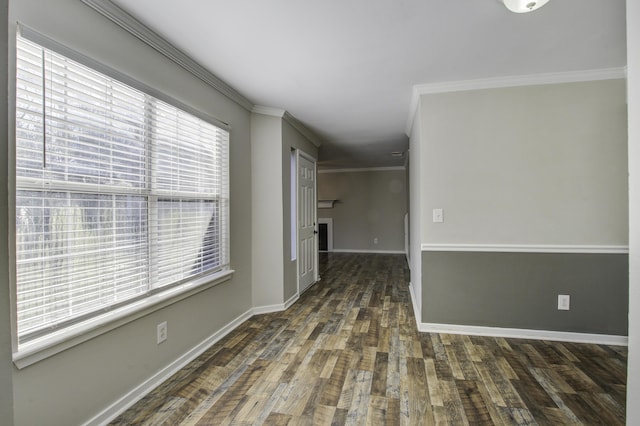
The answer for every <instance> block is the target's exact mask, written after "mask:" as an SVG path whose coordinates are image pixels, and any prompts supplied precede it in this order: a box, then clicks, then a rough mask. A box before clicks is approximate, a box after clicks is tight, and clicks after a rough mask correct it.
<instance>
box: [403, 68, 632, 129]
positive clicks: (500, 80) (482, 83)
mask: <svg viewBox="0 0 640 426" xmlns="http://www.w3.org/2000/svg"><path fill="white" fill-rule="evenodd" d="M626 77H627V69H626V67H619V68H603V69H596V70H586V71H569V72H555V73H543V74H529V75H520V76H506V77H495V78H484V79H476V80H460V81H445V82H440V83H427V84H417V85H415V86H413V90H412V92H411V100H410V103H409V117H408V119H407V124H406V128H405V132H406V134H407V135H408V136H410V135H411V130H412V128H413V121H414V119H415V115H416V112H417V109H418V101H419V100H420V96H422V95H432V94H436V93H451V92H462V91H467V90H482V89H500V88H506V87H522V86H539V85H546V84H561V83H579V82H585V81H598V80H614V79H624V78H626Z"/></svg>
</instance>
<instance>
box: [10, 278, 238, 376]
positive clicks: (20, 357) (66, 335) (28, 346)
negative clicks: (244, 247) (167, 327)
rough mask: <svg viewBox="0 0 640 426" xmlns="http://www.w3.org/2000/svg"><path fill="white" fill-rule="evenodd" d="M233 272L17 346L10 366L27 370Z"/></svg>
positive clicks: (214, 284)
mask: <svg viewBox="0 0 640 426" xmlns="http://www.w3.org/2000/svg"><path fill="white" fill-rule="evenodd" d="M233 273H234V271H233V270H231V269H229V270H226V271H221V272H218V273H217V274H215V275H213V276H207V277H202V278H200V279H198V280H194V281H191V282H188V283H184V284H182V285H179V286H176V287H174V288H171V289H169V290H167V291H164V292H161V293H158V294H156V295H153V296H150V297H148V298H146V299H144V300H140V301H139V302H136V303H132V304H131V305H127V306H123V307H122V308H120V309H117V310H115V311H112V312H109V313H106V314H105V315H101V316H98V317H95V318H92V319H90V320H87V321H84V322H82V323H78V324H76V325H74V326H71V327H67V328H65V329H63V330H60V331H58V332H56V333H52V334H50V335H48V336H45V337H42V338H40V339H36V340H34V341H31V342H28V343H25V344H23V345H20V348H19V350H18V351H17V352H14V353H13V363H14V364H15V366H16V367H17V368H18V369H22V368H25V367H28V366H29V365H32V364H35V363H36V362H39V361H42V360H43V359H46V358H49V357H51V356H53V355H55V354H58V353H60V352H62V351H65V350H67V349H69V348H72V347H74V346H76V345H79V344H81V343H83V342H86V341H87V340H89V339H93V338H95V337H97V336H99V335H101V334H104V333H107V332H109V331H111V330H113V329H115V328H118V327H121V326H123V325H125V324H128V323H130V322H132V321H135V320H137V319H138V318H141V317H143V316H145V315H149V314H150V313H152V312H155V311H157V310H160V309H162V308H165V307H167V306H169V305H172V304H174V303H176V302H178V301H180V300H183V299H186V298H188V297H190V296H193V295H195V294H197V293H200V292H202V291H204V290H207V289H209V288H211V287H214V286H216V285H218V284H221V283H223V282H225V281H228V280H230V279H231V277H232V276H233Z"/></svg>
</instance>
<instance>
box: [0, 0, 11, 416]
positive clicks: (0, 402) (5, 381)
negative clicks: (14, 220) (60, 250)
mask: <svg viewBox="0 0 640 426" xmlns="http://www.w3.org/2000/svg"><path fill="white" fill-rule="evenodd" d="M8 8H9V6H8V2H7V1H6V0H2V1H0V81H2V84H0V99H2V102H0V134H1V135H2V138H0V141H1V142H0V145H1V146H2V147H1V148H0V183H1V184H0V242H2V244H0V245H1V247H0V419H2V421H3V422H4V423H5V424H7V425H11V424H13V363H12V361H11V308H10V306H11V301H10V298H9V256H7V253H6V251H5V250H6V247H7V244H6V243H5V242H6V241H7V239H8V234H7V224H8V223H9V218H8V217H7V214H8V210H9V209H8V206H7V200H8V199H9V194H8V192H7V190H8V188H7V185H6V176H7V174H8V171H7V165H8V164H9V162H8V155H7V154H8V153H7V148H6V147H7V146H8V145H9V144H8V143H7V137H8V133H9V130H8V128H7V118H8V112H7V106H8V103H7V99H8V98H7V80H8V77H7V43H8V40H7V35H8V32H9V31H8V29H7V22H8V21H7V13H8Z"/></svg>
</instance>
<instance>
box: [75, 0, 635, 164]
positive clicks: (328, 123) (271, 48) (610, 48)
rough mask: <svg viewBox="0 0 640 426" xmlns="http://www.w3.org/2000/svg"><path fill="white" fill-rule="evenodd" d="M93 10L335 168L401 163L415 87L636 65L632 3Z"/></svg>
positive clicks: (239, 3)
mask: <svg viewBox="0 0 640 426" xmlns="http://www.w3.org/2000/svg"><path fill="white" fill-rule="evenodd" d="M83 1H85V2H93V3H101V4H105V3H107V4H114V5H118V6H119V7H121V8H122V9H123V10H125V11H126V12H127V14H128V15H129V16H131V17H135V19H137V20H138V21H140V22H141V23H142V24H144V25H145V26H146V27H147V28H149V29H151V30H152V31H154V32H155V33H157V34H158V35H159V36H160V37H162V38H163V39H165V40H167V44H169V45H171V46H175V47H176V48H177V49H179V50H180V51H181V52H184V56H187V57H189V58H193V59H194V63H196V64H201V67H202V68H203V69H206V70H208V71H209V72H210V73H211V74H213V73H215V76H216V78H217V80H219V81H224V82H225V83H227V85H228V86H229V87H231V88H232V89H233V90H235V91H237V93H238V94H240V93H241V94H242V95H241V96H247V98H245V99H250V103H251V104H252V105H271V106H278V107H286V111H289V112H290V114H291V115H292V116H295V118H296V119H297V120H299V122H300V123H303V125H304V126H305V127H306V128H308V129H309V130H310V131H311V132H313V133H314V134H316V135H318V137H319V139H321V140H322V141H323V146H322V147H321V149H320V162H319V165H320V167H328V168H349V167H376V166H399V165H401V164H402V163H403V161H404V159H402V158H393V157H391V156H390V152H391V151H400V150H402V151H405V150H406V149H407V145H408V139H407V135H406V130H407V128H408V123H410V121H411V120H410V119H408V118H407V117H410V116H411V115H412V102H413V101H409V102H408V100H409V99H410V98H411V97H412V95H414V96H415V93H414V92H415V91H416V87H420V86H429V85H432V84H435V85H446V84H453V85H454V86H455V84H454V83H458V82H467V81H479V80H483V79H494V78H498V79H504V78H505V77H504V76H532V75H545V74H549V73H572V72H576V71H577V72H585V71H586V72H588V71H590V70H601V69H618V68H621V67H624V66H625V65H626V39H625V31H624V25H625V2H624V0H607V1H606V2H603V1H601V0H551V1H549V2H548V4H547V5H545V6H544V7H542V8H540V9H539V10H535V11H533V12H531V13H524V14H516V13H512V12H510V11H508V10H507V9H506V8H505V6H504V4H503V2H502V0H456V1H434V0H402V1H397V0H350V1H349V2H344V1H340V0H325V1H319V0H310V1H305V2H299V1H294V0H270V1H269V2H255V1H254V0H235V1H233V2H229V1H224V0H208V1H205V0H185V1H182V2H179V3H178V2H175V1H173V0H113V1H111V0H104V1H100V2H98V1H96V0H83ZM123 19H125V20H127V19H128V18H123ZM506 78H507V79H509V78H510V77H506ZM417 83H425V84H417ZM223 93H224V92H223ZM245 107H246V106H245ZM251 108H252V107H249V108H248V109H249V110H251ZM283 109H284V108H283Z"/></svg>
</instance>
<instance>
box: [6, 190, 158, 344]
mask: <svg viewBox="0 0 640 426" xmlns="http://www.w3.org/2000/svg"><path fill="white" fill-rule="evenodd" d="M146 209H147V206H146V201H145V200H144V198H142V197H134V196H116V195H98V194H74V193H69V192H66V193H65V192H38V191H18V192H17V194H16V237H17V240H16V251H17V262H16V263H17V275H18V278H19V281H18V292H17V300H18V331H19V333H20V334H24V333H28V332H32V331H34V330H37V329H38V328H40V327H45V326H47V325H49V324H51V323H59V322H63V321H65V320H68V319H71V318H75V317H78V316H81V315H83V314H85V313H87V312H90V311H92V310H95V309H98V308H100V307H104V306H109V305H113V304H116V303H119V302H122V301H123V300H126V299H128V298H131V297H135V296H136V295H138V294H140V293H143V292H145V291H146V290H147V288H148V282H147V277H146V272H147V267H148V265H147V258H148V253H147V240H146V237H145V235H146V229H147V218H146Z"/></svg>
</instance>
